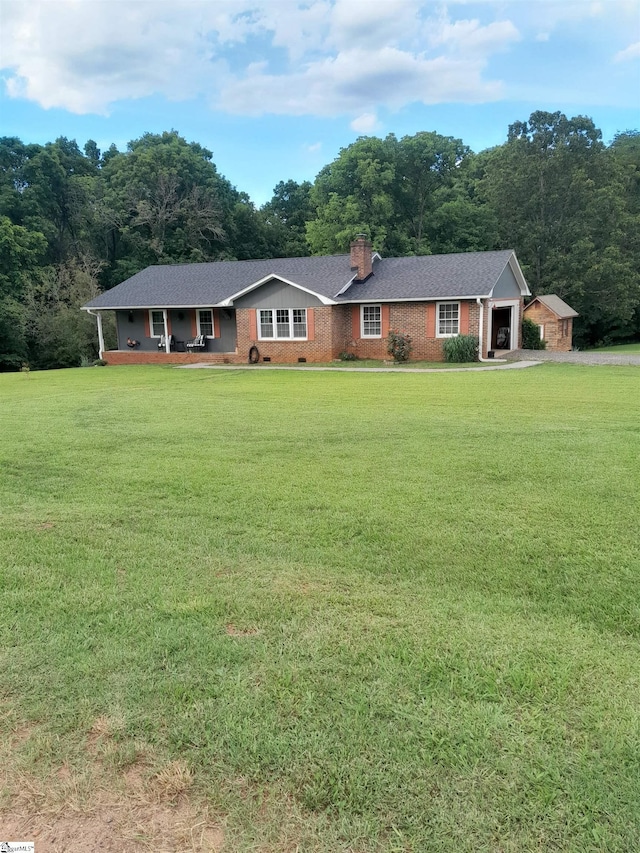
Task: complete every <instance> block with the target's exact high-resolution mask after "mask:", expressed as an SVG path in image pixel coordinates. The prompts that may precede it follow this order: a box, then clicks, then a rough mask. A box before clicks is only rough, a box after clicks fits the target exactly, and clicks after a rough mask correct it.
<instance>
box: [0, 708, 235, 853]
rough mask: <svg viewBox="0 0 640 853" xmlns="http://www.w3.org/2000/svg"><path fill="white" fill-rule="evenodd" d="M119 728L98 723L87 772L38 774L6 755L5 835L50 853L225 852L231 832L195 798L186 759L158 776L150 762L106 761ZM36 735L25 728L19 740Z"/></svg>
mask: <svg viewBox="0 0 640 853" xmlns="http://www.w3.org/2000/svg"><path fill="white" fill-rule="evenodd" d="M111 727H112V723H111V722H110V721H109V720H107V719H106V718H100V719H98V720H96V722H95V724H94V726H93V727H92V729H91V731H90V733H89V736H88V738H87V742H86V752H87V757H88V760H87V762H86V764H85V765H84V766H82V768H77V767H72V766H70V765H69V764H68V763H64V764H62V765H60V766H59V767H55V768H52V769H51V770H50V771H49V772H48V773H47V775H46V776H42V777H38V776H36V775H35V774H33V773H30V772H26V771H24V770H22V769H21V768H20V767H19V765H18V761H12V760H11V752H9V754H8V755H7V754H5V755H4V756H3V759H4V760H3V764H2V768H3V780H2V788H3V802H2V806H1V807H0V827H2V834H3V836H4V837H7V838H18V839H26V840H29V841H35V842H36V849H37V850H40V851H47V853H63V851H65V853H67V851H74V853H94V851H96V850H104V851H114V853H115V851H120V850H123V849H126V850H130V851H133V853H142V851H148V850H153V851H155V853H178V851H180V853H218V851H222V849H223V846H224V831H223V829H222V827H221V825H220V822H219V821H217V820H215V819H214V818H213V817H212V815H211V814H210V813H209V810H208V808H207V806H206V804H205V803H204V802H202V801H201V800H199V799H198V797H197V796H195V795H193V794H192V790H191V789H192V783H193V778H192V774H191V772H190V770H189V768H188V767H187V766H186V765H185V764H183V763H182V762H179V761H174V762H170V763H169V764H166V765H164V766H162V767H160V769H156V770H155V772H154V771H152V770H151V769H150V768H149V767H148V766H147V765H146V764H145V763H140V764H134V765H132V766H130V767H128V768H127V769H126V770H116V769H113V768H111V767H110V766H109V764H108V762H107V761H104V760H103V758H104V756H105V755H108V752H106V746H107V744H108V742H109V739H110V737H111V734H110V732H111V730H112V729H111ZM29 736H30V731H29V729H28V727H22V728H21V729H20V730H19V731H17V732H15V733H14V735H13V736H12V737H11V743H13V744H16V742H22V743H24V742H25V741H26V740H28V738H29ZM3 751H4V750H3Z"/></svg>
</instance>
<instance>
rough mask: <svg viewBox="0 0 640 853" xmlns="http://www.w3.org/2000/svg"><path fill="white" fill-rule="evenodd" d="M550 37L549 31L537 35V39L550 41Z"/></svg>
mask: <svg viewBox="0 0 640 853" xmlns="http://www.w3.org/2000/svg"><path fill="white" fill-rule="evenodd" d="M549 38H550V34H549V33H538V35H537V36H536V41H549Z"/></svg>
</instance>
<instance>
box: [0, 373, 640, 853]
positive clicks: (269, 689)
mask: <svg viewBox="0 0 640 853" xmlns="http://www.w3.org/2000/svg"><path fill="white" fill-rule="evenodd" d="M638 381H639V380H638V368H634V367H599V368H597V369H594V368H593V367H581V366H574V365H545V366H543V367H536V368H532V369H528V370H518V371H502V372H500V371H493V372H487V373H473V372H466V373H464V372H461V373H451V372H447V371H441V372H440V373H438V374H421V375H417V374H413V373H405V374H389V373H385V374H380V373H373V374H363V373H357V372H356V373H348V372H343V373H322V372H305V373H295V372H292V371H271V372H269V373H267V372H265V371H250V370H235V369H229V370H176V369H171V368H157V367H156V368H154V367H125V368H117V367H107V368H104V369H97V368H89V369H86V370H66V371H50V372H47V373H44V372H32V373H31V375H29V376H27V375H20V374H5V375H1V376H0V399H2V401H3V405H2V406H0V477H1V478H2V485H3V507H2V514H1V516H0V581H1V585H2V596H1V597H0V602H1V607H0V618H1V620H2V626H3V630H4V637H5V642H4V644H3V648H2V653H1V654H0V682H1V683H2V703H3V708H2V709H3V714H2V717H1V719H0V744H1V745H2V746H3V748H5V751H4V752H3V753H1V754H2V759H3V771H4V777H3V778H4V785H3V787H4V788H5V789H6V788H9V789H14V790H15V794H16V797H17V802H18V803H19V804H20V803H23V802H24V797H25V795H26V793H27V792H26V791H25V788H26V782H25V781H23V780H29V779H31V780H32V784H31V785H30V786H29V790H31V789H35V790H37V791H39V792H42V790H43V789H44V788H46V786H47V784H48V780H49V779H53V780H54V781H55V779H56V778H57V775H58V772H59V773H60V774H63V773H66V776H65V778H68V777H69V775H70V774H71V778H72V779H75V778H76V776H80V778H84V777H83V773H84V772H85V771H86V770H87V765H89V766H90V764H91V753H90V751H89V750H88V745H87V739H88V736H89V733H90V732H92V730H93V728H94V726H95V724H96V722H97V721H98V722H100V723H101V726H102V730H103V731H104V729H105V727H106V725H107V724H108V726H109V728H110V730H111V731H112V732H113V739H112V742H111V743H109V744H106V743H105V744H104V753H102V754H103V755H104V759H105V761H109V762H111V764H112V765H114V766H115V768H116V769H118V770H119V771H120V772H121V773H122V772H124V771H127V770H132V771H133V772H138V773H140V772H142V773H145V772H147V770H146V768H147V767H148V768H149V770H148V772H149V773H151V772H153V768H154V767H157V766H158V765H160V766H161V765H162V764H163V762H166V761H170V760H172V759H180V760H181V761H184V762H186V763H187V764H188V766H189V767H190V768H191V770H192V772H193V773H194V776H195V779H196V784H197V785H199V786H200V788H201V790H202V791H205V792H206V795H207V797H208V799H209V802H210V803H211V805H212V807H213V808H215V810H216V811H217V812H219V813H221V814H222V816H223V817H224V824H225V827H226V831H227V833H228V838H227V848H228V849H229V850H233V851H237V853H243V851H246V853H248V851H255V850H261V851H264V853H281V851H283V850H294V849H296V848H297V849H299V850H304V851H309V853H320V851H323V853H329V851H330V853H336V851H342V852H343V853H346V851H356V850H357V851H360V853H373V851H376V853H383V851H384V853H387V851H394V850H395V851H398V853H399V851H415V853H417V851H422V853H471V851H473V853H476V852H477V851H498V850H501V851H518V853H534V851H535V852H536V853H540V851H542V850H545V851H547V850H549V851H551V850H553V851H563V853H603V851H607V853H629V851H637V850H639V849H640V822H639V820H638V803H639V802H640V775H639V774H638V766H639V763H640V737H639V732H638V703H639V698H638V659H639V655H640V612H639V610H638V606H637V600H638V596H637V594H638V585H639V583H640V539H639V538H638V536H637V507H638V503H639V501H640V457H639V456H638V442H637V437H638V423H639V422H640V395H639V394H638V393H637V391H638ZM194 400H197V412H198V416H197V417H195V418H194V416H193V412H194ZM283 412H286V414H287V417H286V418H283ZM159 413H161V416H159ZM214 422H215V427H213V426H212V424H213V423H214ZM25 424H37V426H38V428H37V429H25ZM497 425H501V429H498V426H497ZM532 436H535V440H532ZM525 451H526V452H525ZM363 486H364V488H363ZM16 732H17V733H18V736H16V737H14V738H13V739H12V737H11V734H12V733H16ZM27 735H28V736H27ZM89 740H90V738H89ZM104 740H105V741H106V738H105V739H104ZM109 746H110V747H111V749H110V751H107V747H109ZM34 777H35V779H34ZM5 797H6V794H5ZM73 802H74V803H75V802H76V801H75V800H73ZM4 804H5V805H6V804H7V802H6V799H5V800H4ZM74 813H76V812H74Z"/></svg>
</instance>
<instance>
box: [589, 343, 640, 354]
mask: <svg viewBox="0 0 640 853" xmlns="http://www.w3.org/2000/svg"><path fill="white" fill-rule="evenodd" d="M595 352H621V353H624V352H640V343H635V344H617V345H616V346H612V347H598V348H597V349H596V350H595Z"/></svg>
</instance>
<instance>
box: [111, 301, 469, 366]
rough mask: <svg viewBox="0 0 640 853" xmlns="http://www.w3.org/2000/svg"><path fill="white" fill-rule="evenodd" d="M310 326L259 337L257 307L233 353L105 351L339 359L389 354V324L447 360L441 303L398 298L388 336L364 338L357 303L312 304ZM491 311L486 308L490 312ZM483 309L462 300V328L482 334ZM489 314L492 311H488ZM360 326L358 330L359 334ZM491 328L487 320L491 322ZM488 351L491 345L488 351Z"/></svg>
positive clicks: (388, 313)
mask: <svg viewBox="0 0 640 853" xmlns="http://www.w3.org/2000/svg"><path fill="white" fill-rule="evenodd" d="M307 310H308V311H309V314H308V323H307V325H308V330H309V334H310V336H311V335H312V336H313V340H300V341H277V340H276V341H260V340H258V339H257V329H256V316H255V309H250V308H238V309H237V311H236V324H237V349H236V351H235V352H232V353H206V352H205V353H199V352H197V353H190V352H184V353H183V352H171V353H165V352H158V351H156V352H142V351H140V350H126V351H122V350H118V351H113V352H107V353H105V356H104V357H105V360H106V361H108V362H109V364H193V363H196V362H209V363H213V364H223V363H228V364H246V363H247V362H248V360H249V350H250V348H251V347H252V346H257V348H258V351H259V353H260V359H261V360H262V359H264V358H265V357H267V358H270V359H271V361H272V362H273V363H274V364H276V363H281V364H295V363H297V362H298V360H299V359H300V358H305V359H306V360H307V361H308V362H309V363H313V362H328V361H333V360H334V359H337V358H338V357H339V355H340V353H341V352H352V353H355V354H356V355H357V356H358V357H359V358H373V359H388V358H389V355H388V353H387V344H386V328H387V327H388V328H390V329H395V330H397V331H399V332H406V333H407V334H409V335H410V336H411V339H412V344H413V351H412V353H411V358H412V359H414V360H425V361H442V360H443V358H444V356H443V352H442V344H443V339H442V338H436V337H435V312H436V307H435V303H428V304H427V303H424V302H422V303H411V302H393V303H390V304H387V305H385V307H384V311H383V326H384V329H383V336H382V337H381V338H361V337H360V336H359V335H360V321H359V316H360V313H359V312H360V308H359V306H353V305H336V306H321V307H315V308H309V309H307ZM485 315H486V312H485ZM479 316H480V311H479V307H478V305H477V304H476V303H475V302H466V303H461V332H463V333H467V334H470V335H475V336H476V337H477V335H478V325H479ZM485 319H486V316H485ZM356 332H357V335H356V334H354V333H356ZM485 332H486V326H485ZM484 355H485V356H486V349H485V352H484Z"/></svg>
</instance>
